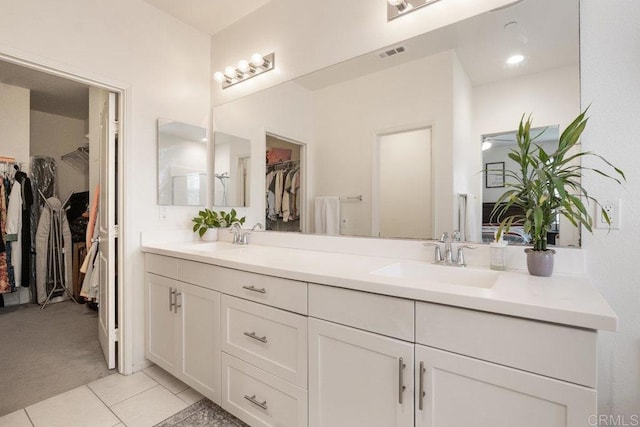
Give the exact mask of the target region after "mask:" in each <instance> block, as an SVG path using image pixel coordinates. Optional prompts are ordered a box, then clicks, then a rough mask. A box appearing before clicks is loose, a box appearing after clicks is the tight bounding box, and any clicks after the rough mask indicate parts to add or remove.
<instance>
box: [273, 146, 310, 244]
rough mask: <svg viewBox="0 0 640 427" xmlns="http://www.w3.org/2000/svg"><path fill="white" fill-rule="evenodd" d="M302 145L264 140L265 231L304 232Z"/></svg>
mask: <svg viewBox="0 0 640 427" xmlns="http://www.w3.org/2000/svg"><path fill="white" fill-rule="evenodd" d="M303 159H304V145H303V144H301V143H299V142H296V141H293V140H290V139H287V138H284V137H281V136H276V135H273V134H267V136H266V160H265V162H266V175H265V179H266V185H265V191H266V193H267V208H266V213H265V228H266V229H267V230H271V231H285V232H298V233H299V232H302V231H304V226H303V223H304V221H303V218H304V210H305V207H304V169H303V165H302V162H303Z"/></svg>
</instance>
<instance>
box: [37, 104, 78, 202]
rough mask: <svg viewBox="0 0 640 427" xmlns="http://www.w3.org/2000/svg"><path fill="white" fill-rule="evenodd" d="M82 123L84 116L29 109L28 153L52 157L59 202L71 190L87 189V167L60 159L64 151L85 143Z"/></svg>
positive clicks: (69, 150) (67, 151) (72, 149)
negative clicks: (54, 165) (82, 168)
mask: <svg viewBox="0 0 640 427" xmlns="http://www.w3.org/2000/svg"><path fill="white" fill-rule="evenodd" d="M85 126H86V123H85V121H84V120H78V119H73V118H70V117H64V116H58V115H56V114H49V113H42V112H40V111H33V110H32V111H31V144H30V146H31V155H32V156H49V157H52V158H53V159H55V161H56V165H57V169H56V177H57V182H56V189H57V196H58V199H60V201H62V202H64V201H65V199H66V198H67V196H69V194H70V193H71V192H72V191H73V192H76V193H77V192H81V191H87V190H88V189H89V173H88V171H86V172H85V171H81V170H79V169H76V168H74V167H73V166H71V165H70V164H69V163H67V162H65V161H64V160H62V159H61V157H62V155H63V154H67V153H69V152H71V151H75V150H76V149H77V148H78V147H80V146H82V145H84V144H85V143H86V139H85V137H84V136H85ZM88 165H89V163H88V162H87V166H88Z"/></svg>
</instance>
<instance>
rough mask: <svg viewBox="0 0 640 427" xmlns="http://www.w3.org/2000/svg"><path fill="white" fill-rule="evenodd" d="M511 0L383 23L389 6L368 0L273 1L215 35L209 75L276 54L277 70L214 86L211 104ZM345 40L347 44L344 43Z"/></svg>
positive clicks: (458, 3)
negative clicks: (258, 55)
mask: <svg viewBox="0 0 640 427" xmlns="http://www.w3.org/2000/svg"><path fill="white" fill-rule="evenodd" d="M511 2H513V0H475V1H470V0H447V1H441V2H437V3H434V4H432V5H430V6H429V7H425V8H423V9H420V10H416V11H415V12H412V13H411V14H410V15H407V16H405V17H403V18H402V19H395V20H393V21H391V22H387V3H386V2H385V1H375V2H374V1H371V0H349V1H345V0H323V1H315V0H306V1H301V0H273V1H271V2H269V3H267V4H266V5H265V6H263V7H261V8H260V9H258V10H256V11H255V12H254V13H252V14H251V15H249V16H247V17H245V18H243V19H241V20H239V21H237V22H236V23H235V24H233V25H231V26H230V27H227V28H225V29H224V30H222V31H220V32H218V33H216V34H215V35H214V37H213V39H212V46H211V49H212V57H211V59H212V70H218V71H221V70H224V68H225V67H226V66H229V65H233V66H235V64H237V63H238V61H239V60H241V59H247V60H248V59H249V58H250V57H251V55H252V54H253V53H254V52H259V53H262V54H264V55H266V54H268V53H271V52H275V54H276V60H275V63H276V70H275V71H273V72H269V73H267V74H264V75H262V76H260V77H256V78H254V79H252V80H250V81H247V82H245V83H242V84H239V85H235V86H233V87H230V88H228V89H224V90H222V89H221V85H220V84H214V85H213V99H214V104H216V105H218V104H221V103H223V102H227V101H229V100H231V99H235V98H238V97H240V96H244V95H247V94H249V93H253V92H255V91H258V90H261V89H264V88H266V87H269V86H273V85H275V84H278V83H281V82H285V81H288V80H291V79H293V78H296V77H300V76H302V75H304V74H307V73H309V72H312V71H316V70H319V69H321V68H324V67H327V66H329V65H333V64H336V63H338V62H341V61H344V60H346V59H350V58H353V57H355V56H358V55H362V54H364V53H367V52H371V51H373V50H377V49H380V48H382V47H384V46H388V45H391V44H393V43H397V42H399V41H402V40H406V39H408V38H410V37H413V36H416V35H419V34H423V33H425V32H428V31H431V30H434V29H436V28H440V27H444V26H446V25H449V24H452V23H454V22H458V21H461V20H463V19H466V18H469V17H472V16H475V15H477V14H479V13H482V12H486V11H488V10H491V9H493V8H495V7H498V6H502V5H505V4H508V3H511ZM345 41H348V42H345Z"/></svg>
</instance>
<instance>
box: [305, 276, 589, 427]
mask: <svg viewBox="0 0 640 427" xmlns="http://www.w3.org/2000/svg"><path fill="white" fill-rule="evenodd" d="M356 301H358V302H359V303H358V304H355V302H356ZM309 315H310V316H312V317H316V318H318V319H315V318H310V319H309V425H310V426H312V427H328V426H331V427H340V426H345V427H346V426H353V425H367V426H405V427H411V426H415V427H459V426H469V425H473V426H475V427H510V426H518V427H534V426H536V427H537V426H545V427H581V426H584V425H586V423H587V422H588V419H589V416H590V415H593V414H595V413H596V392H595V389H594V387H595V373H596V365H595V364H596V360H595V354H596V334H595V332H594V331H590V330H585V329H580V328H571V327H566V326H561V325H555V324H549V323H544V322H537V321H532V320H527V319H521V318H515V317H509V316H503V315H497V314H491V313H485V312H480V311H475V310H468V309H462V308H456V307H450V306H445V305H440V304H431V303H423V302H415V301H411V300H404V299H399V298H393V297H386V296H381V295H373V294H368V293H364V292H359V291H352V290H346V289H339V288H332V287H328V286H321V285H310V286H309ZM320 319H322V320H320ZM414 326H415V334H414ZM407 332H408V334H407ZM408 337H410V338H408Z"/></svg>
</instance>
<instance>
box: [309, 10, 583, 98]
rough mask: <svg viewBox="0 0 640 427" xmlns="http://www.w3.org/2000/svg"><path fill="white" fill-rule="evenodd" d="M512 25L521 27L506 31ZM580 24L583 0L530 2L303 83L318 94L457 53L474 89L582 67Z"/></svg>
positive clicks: (360, 59) (312, 76)
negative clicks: (512, 61) (512, 59)
mask: <svg viewBox="0 0 640 427" xmlns="http://www.w3.org/2000/svg"><path fill="white" fill-rule="evenodd" d="M398 19H402V18H398ZM509 22H517V24H516V25H512V26H510V27H509V29H507V30H505V28H504V27H505V24H507V23H509ZM578 22H579V17H578V1H577V0H562V1H558V0H525V1H522V2H520V3H517V4H515V5H513V6H511V7H507V8H503V9H500V10H497V11H494V12H487V13H484V14H482V15H479V16H476V17H473V18H469V19H467V20H465V21H462V22H459V23H457V24H454V25H450V26H447V27H444V28H441V29H438V30H435V31H431V32H429V33H426V34H423V35H420V36H417V37H414V38H412V39H409V40H406V41H404V42H401V43H397V44H395V45H393V46H389V47H386V48H383V49H380V50H379V51H376V52H373V53H370V54H365V55H362V56H359V57H357V58H354V59H351V60H348V61H345V62H342V63H340V64H337V65H334V66H331V67H328V68H326V69H324V70H320V71H316V72H314V73H311V74H309V75H307V76H303V77H301V78H299V79H298V80H297V82H298V83H299V84H301V85H302V86H304V87H306V88H307V89H310V90H317V89H320V88H323V87H326V86H329V85H332V84H336V83H339V82H341V81H346V80H349V79H353V78H356V77H360V76H362V75H365V74H369V73H372V72H376V71H380V70H382V69H387V68H390V67H394V66H397V65H400V64H404V63H406V62H409V61H413V60H416V59H420V58H424V57H426V56H430V55H433V54H436V53H439V52H443V51H446V50H451V49H454V50H455V51H456V54H457V55H458V58H459V59H460V62H461V63H462V66H463V68H464V69H465V71H466V72H467V75H468V76H469V78H470V79H471V82H472V83H473V85H474V86H477V85H482V84H486V83H490V82H495V81H498V80H503V79H506V78H511V77H517V76H521V75H526V74H533V73H537V72H541V71H545V70H550V69H553V68H559V67H562V66H567V65H571V64H577V63H578V62H579V29H578ZM397 46H403V47H405V49H406V50H405V52H404V53H401V54H398V55H394V56H390V57H386V58H383V59H381V58H380V57H379V56H378V54H379V53H380V52H383V51H385V50H388V49H389V48H393V47H397ZM516 51H521V52H522V53H524V55H526V57H527V59H526V60H525V62H523V63H522V64H520V65H519V66H516V67H507V66H506V65H505V60H506V59H507V57H508V56H509V55H511V54H512V53H514V52H516Z"/></svg>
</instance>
